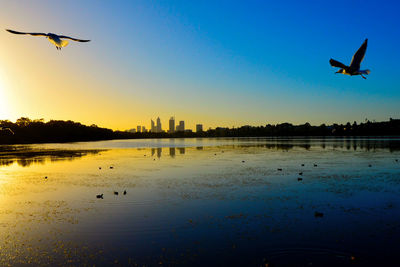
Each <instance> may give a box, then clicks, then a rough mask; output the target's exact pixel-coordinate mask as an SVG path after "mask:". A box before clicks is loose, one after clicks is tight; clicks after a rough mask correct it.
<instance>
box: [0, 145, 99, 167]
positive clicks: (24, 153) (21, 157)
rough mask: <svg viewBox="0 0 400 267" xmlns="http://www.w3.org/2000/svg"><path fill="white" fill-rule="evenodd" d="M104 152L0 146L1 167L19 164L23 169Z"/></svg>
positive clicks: (96, 150)
mask: <svg viewBox="0 0 400 267" xmlns="http://www.w3.org/2000/svg"><path fill="white" fill-rule="evenodd" d="M101 151H104V150H98V149H94V150H65V149H64V150H62V149H37V148H34V147H31V146H19V145H16V146H0V166H10V165H12V164H14V163H17V164H18V165H19V166H21V167H29V166H31V165H32V164H42V165H43V164H45V163H46V162H55V161H63V160H68V161H71V160H74V159H77V158H82V157H85V156H87V155H96V154H99V153H100V152H101Z"/></svg>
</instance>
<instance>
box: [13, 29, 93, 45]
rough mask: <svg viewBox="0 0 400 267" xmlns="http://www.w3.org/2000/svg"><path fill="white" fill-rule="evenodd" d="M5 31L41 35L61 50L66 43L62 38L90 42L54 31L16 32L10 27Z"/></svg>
mask: <svg viewBox="0 0 400 267" xmlns="http://www.w3.org/2000/svg"><path fill="white" fill-rule="evenodd" d="M6 31H8V32H10V33H13V34H28V35H32V36H43V37H46V38H47V39H48V40H49V41H50V42H51V43H52V44H54V45H55V46H56V48H57V50H61V48H62V47H65V46H67V45H68V41H67V40H63V39H69V40H72V41H75V42H90V40H82V39H77V38H73V37H69V36H65V35H58V34H54V33H40V32H18V31H14V30H10V29H6Z"/></svg>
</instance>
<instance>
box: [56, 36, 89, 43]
mask: <svg viewBox="0 0 400 267" xmlns="http://www.w3.org/2000/svg"><path fill="white" fill-rule="evenodd" d="M58 37H59V38H64V39H70V40H72V41H76V42H90V40H82V39H76V38H72V37H69V36H65V35H59V36H58Z"/></svg>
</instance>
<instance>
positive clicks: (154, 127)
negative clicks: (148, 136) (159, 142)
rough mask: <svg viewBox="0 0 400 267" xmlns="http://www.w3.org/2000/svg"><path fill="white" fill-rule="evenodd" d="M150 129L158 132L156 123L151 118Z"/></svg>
mask: <svg viewBox="0 0 400 267" xmlns="http://www.w3.org/2000/svg"><path fill="white" fill-rule="evenodd" d="M150 131H151V132H152V133H156V132H157V130H156V126H155V124H154V121H153V120H151V127H150Z"/></svg>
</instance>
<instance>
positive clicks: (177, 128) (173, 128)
mask: <svg viewBox="0 0 400 267" xmlns="http://www.w3.org/2000/svg"><path fill="white" fill-rule="evenodd" d="M156 121H157V124H156V123H155V122H154V120H153V119H150V128H147V127H146V125H137V126H136V127H135V128H131V129H128V130H126V131H128V132H147V131H149V132H153V133H160V132H167V133H174V132H184V131H186V130H189V131H198V129H199V131H203V124H199V123H196V125H195V127H194V128H185V121H184V120H180V121H179V124H177V125H175V116H171V117H170V118H169V120H168V129H162V123H161V118H160V117H157V119H156ZM199 125H200V126H201V127H199ZM217 127H218V126H217Z"/></svg>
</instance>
